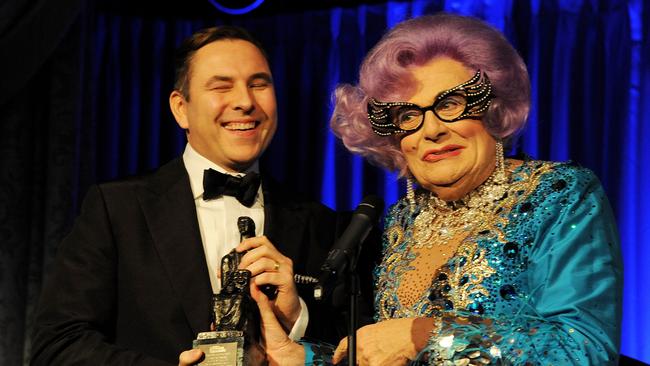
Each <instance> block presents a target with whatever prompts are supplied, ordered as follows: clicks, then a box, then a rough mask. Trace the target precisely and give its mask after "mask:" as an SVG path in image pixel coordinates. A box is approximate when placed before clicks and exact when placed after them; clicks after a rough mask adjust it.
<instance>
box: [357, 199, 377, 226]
mask: <svg viewBox="0 0 650 366" xmlns="http://www.w3.org/2000/svg"><path fill="white" fill-rule="evenodd" d="M382 212H384V200H382V199H381V198H379V196H377V195H374V194H371V195H368V196H366V197H364V198H363V200H362V201H361V203H359V206H357V209H356V210H354V214H355V215H356V214H362V215H366V216H368V217H369V218H370V221H371V222H377V220H378V219H379V216H380V215H381V214H382Z"/></svg>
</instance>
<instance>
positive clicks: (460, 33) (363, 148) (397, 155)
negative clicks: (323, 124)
mask: <svg viewBox="0 0 650 366" xmlns="http://www.w3.org/2000/svg"><path fill="white" fill-rule="evenodd" d="M439 56H446V57H450V58H452V59H454V60H456V61H459V62H461V63H462V64H463V65H465V66H466V67H468V68H469V69H471V70H474V71H475V70H482V71H483V72H485V73H486V74H487V75H488V77H489V78H490V82H491V84H492V94H494V95H495V98H494V99H493V100H492V103H491V105H490V108H489V109H488V110H487V112H486V113H485V116H484V117H483V124H484V126H485V128H486V129H487V130H488V132H489V133H490V134H491V135H492V136H494V137H496V138H500V139H504V140H506V141H507V140H509V138H511V137H512V136H513V135H514V134H516V133H517V132H519V131H520V130H521V129H522V128H523V127H524V124H525V122H526V118H527V117H528V110H529V108H530V81H529V79H528V72H527V70H526V65H525V64H524V61H523V60H522V58H521V56H519V54H518V53H517V51H516V50H515V49H514V48H513V47H512V46H511V45H510V43H509V42H508V41H507V40H506V38H505V37H504V36H503V35H502V34H501V33H500V32H499V31H498V30H496V29H494V28H493V27H492V26H490V25H488V24H487V23H485V22H483V21H481V20H479V19H476V18H470V17H464V16H459V15H452V14H436V15H428V16H422V17H418V18H414V19H410V20H406V21H404V22H401V23H399V24H398V25H396V26H395V27H394V28H393V29H391V30H390V31H389V32H388V33H386V34H385V35H384V37H383V38H382V39H381V40H380V41H379V43H378V44H377V45H376V46H375V47H374V48H373V49H372V50H371V51H370V52H369V53H368V55H367V56H366V58H365V60H364V61H363V63H362V65H361V71H360V73H359V85H358V86H353V85H349V84H344V85H341V86H339V87H338V88H337V89H336V91H335V92H334V103H335V109H334V114H333V115H332V118H331V120H330V126H331V128H332V130H333V131H334V134H335V135H336V136H338V137H339V138H341V140H343V144H344V145H345V146H346V147H347V148H348V150H350V151H351V152H353V153H357V154H360V155H362V156H364V157H366V158H367V159H368V160H369V161H370V162H372V163H374V164H377V165H379V166H382V167H384V168H386V169H388V170H399V172H400V175H402V176H404V175H406V173H407V166H406V160H405V159H404V156H403V155H402V152H401V151H400V148H399V141H400V138H401V137H400V136H396V135H393V136H390V137H381V136H378V135H376V134H375V133H374V132H373V131H372V128H371V127H370V122H369V121H368V116H367V103H368V99H369V98H370V97H373V98H376V99H377V100H381V101H400V100H406V99H407V98H409V97H410V96H411V95H412V94H413V93H414V92H415V87H416V84H415V81H414V80H413V77H412V75H411V71H410V70H409V68H410V67H412V66H422V65H425V64H426V63H428V62H429V61H430V60H432V59H434V58H436V57H439Z"/></svg>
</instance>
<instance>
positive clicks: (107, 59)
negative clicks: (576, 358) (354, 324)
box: [0, 0, 650, 365]
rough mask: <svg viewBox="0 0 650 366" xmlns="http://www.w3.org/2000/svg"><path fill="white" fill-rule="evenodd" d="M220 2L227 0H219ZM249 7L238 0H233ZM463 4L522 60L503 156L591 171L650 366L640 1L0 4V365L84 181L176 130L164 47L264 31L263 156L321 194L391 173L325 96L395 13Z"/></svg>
mask: <svg viewBox="0 0 650 366" xmlns="http://www.w3.org/2000/svg"><path fill="white" fill-rule="evenodd" d="M223 3H224V5H227V6H228V5H229V6H231V7H236V6H238V5H241V4H237V2H233V1H232V0H229V1H225V2H223ZM244 5H246V4H244ZM441 10H445V11H449V12H454V13H460V14H466V15H474V16H477V17H480V18H483V19H485V20H487V21H488V22H490V23H491V24H493V25H494V26H495V27H497V28H499V29H500V30H502V31H503V32H504V33H505V34H506V36H507V37H508V38H509V39H510V40H511V41H512V43H513V44H514V45H515V47H516V48H517V49H518V50H519V52H520V53H521V55H522V56H523V57H524V59H525V60H526V62H527V64H528V67H529V71H530V75H531V80H532V84H533V110H532V112H531V116H530V121H529V124H528V127H527V129H526V130H525V132H524V133H523V134H522V136H521V138H520V139H519V141H518V143H517V144H516V145H515V147H514V149H513V151H512V153H515V152H526V153H528V154H530V155H532V156H533V157H535V158H539V159H546V160H574V161H575V162H577V163H579V164H581V165H584V166H586V167H588V168H590V169H592V170H593V171H594V172H595V173H596V174H597V175H598V176H599V178H600V179H601V181H602V183H603V185H604V187H605V189H606V191H607V193H608V196H609V198H610V201H611V203H612V207H613V208H614V211H615V213H616V217H617V220H618V223H619V229H620V232H621V240H622V248H623V254H624V259H625V276H626V278H625V281H626V283H625V299H624V319H623V338H622V342H623V343H622V353H624V354H627V355H631V356H633V357H635V358H638V359H642V360H645V361H646V362H650V347H648V346H647V339H650V316H649V315H647V306H648V305H650V301H649V300H650V299H649V297H650V291H647V285H646V284H647V283H649V282H650V269H648V266H647V265H645V260H646V259H647V258H650V245H649V244H650V214H648V213H647V211H648V209H647V208H648V207H650V197H649V196H648V194H647V189H648V187H649V184H648V182H649V181H650V169H649V168H648V167H649V166H650V142H649V141H648V140H649V139H650V113H649V112H650V111H649V109H650V93H649V89H650V43H649V42H648V36H649V35H650V5H649V4H648V3H647V2H644V1H642V0H627V1H623V0H618V1H616V0H599V1H597V0H550V1H541V0H520V1H495V0H493V1H487V0H485V1H478V0H474V1H470V0H454V1H451V0H448V1H443V0H437V1H392V2H386V1H365V2H362V1H326V0H317V1H291V2H290V1H277V0H276V1H273V0H266V1H265V2H264V3H263V4H262V5H261V6H260V7H258V8H257V9H255V10H253V11H251V12H250V13H247V14H244V15H228V14H225V13H223V12H220V11H219V10H217V9H216V8H215V7H214V6H212V5H211V4H210V3H209V2H208V0H190V1H188V0H185V1H183V2H169V1H160V2H157V1H151V0H147V1H139V2H138V1H127V0H118V1H108V0H104V1H97V2H89V1H85V0H57V1H54V0H31V1H27V0H4V1H3V2H2V3H0V111H1V113H0V156H1V158H0V245H1V246H0V364H2V365H19V364H27V363H28V360H29V357H28V354H29V351H30V331H31V322H32V315H33V307H34V304H35V302H36V300H37V297H38V294H39V291H40V286H41V283H42V280H43V278H44V277H45V276H47V268H48V265H49V263H50V261H51V259H52V257H53V254H54V253H55V251H56V246H57V244H58V242H59V241H60V240H61V238H62V236H63V235H64V234H65V233H66V231H67V230H68V229H69V227H70V225H71V223H72V220H73V219H74V217H75V215H76V213H77V210H78V207H79V204H80V201H81V199H82V198H83V195H84V194H85V192H86V190H87V188H88V186H89V185H90V184H93V183H96V182H101V181H106V180H111V179H116V178H120V177H124V176H128V175H132V174H137V173H142V172H145V171H148V170H150V169H153V168H155V167H157V166H159V165H161V164H162V163H164V162H166V161H168V160H170V159H172V158H173V157H175V156H178V154H180V152H181V151H182V149H183V148H184V146H185V139H184V136H183V134H182V132H181V131H180V129H179V128H178V127H177V125H176V123H175V122H174V120H173V118H172V116H171V113H170V112H169V108H168V104H167V97H168V95H169V92H170V91H171V83H172V77H173V70H172V68H171V60H172V58H171V55H172V51H173V49H174V47H175V46H176V45H178V43H179V42H180V40H181V39H183V38H184V37H186V36H188V35H189V34H191V33H192V32H193V31H195V30H197V29H199V28H202V27H205V26H212V25H216V24H236V25H241V26H244V27H246V28H248V29H249V30H250V31H251V32H252V33H254V34H255V35H256V36H257V37H258V38H260V39H261V41H262V42H263V43H264V44H265V46H266V48H267V51H268V53H269V56H270V59H271V63H272V69H273V74H274V79H275V84H276V89H277V96H278V104H279V112H280V125H279V129H278V131H277V134H276V136H275V139H274V142H273V143H272V145H271V147H270V148H269V150H268V151H267V152H266V154H265V156H264V159H263V164H264V165H265V166H266V167H267V168H270V169H271V170H272V173H273V175H274V176H275V177H276V178H277V179H278V180H280V181H284V182H287V184H288V185H290V186H292V187H295V188H296V189H297V190H300V191H303V192H305V193H306V194H308V195H311V196H312V197H314V198H316V199H319V200H321V201H322V202H324V203H325V204H327V205H329V206H330V207H333V208H337V209H350V208H353V207H355V206H356V204H358V202H359V201H360V200H361V198H362V197H363V195H364V194H367V193H378V194H380V195H383V196H384V198H385V199H386V201H387V203H388V204H390V203H392V202H394V201H395V200H396V199H397V197H399V196H401V194H403V183H402V182H398V181H397V180H396V176H395V175H394V174H389V173H384V172H383V171H381V170H379V169H377V168H374V167H372V166H370V165H368V164H367V163H365V162H364V161H362V160H361V159H359V158H358V157H353V156H352V155H350V154H349V153H348V152H347V151H346V150H345V149H344V148H343V147H342V146H341V144H340V143H339V142H338V141H336V140H335V139H334V137H333V136H332V135H331V133H330V132H329V130H328V127H327V123H328V118H329V114H330V112H331V103H330V101H331V99H330V94H331V91H332V90H333V88H334V87H335V86H336V85H337V84H338V83H341V82H352V83H354V82H356V78H357V72H358V66H359V64H360V62H361V59H362V57H363V55H364V54H365V53H366V52H367V51H368V49H369V48H370V47H372V45H374V44H375V43H376V42H377V40H378V39H379V37H381V35H382V34H383V33H384V32H385V30H386V29H388V28H390V27H391V26H392V25H394V24H395V23H397V22H399V21H400V20H403V19H405V18H408V17H411V16H415V15H419V14H429V13H434V12H437V11H441Z"/></svg>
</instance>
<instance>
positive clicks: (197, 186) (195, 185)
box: [183, 143, 263, 203]
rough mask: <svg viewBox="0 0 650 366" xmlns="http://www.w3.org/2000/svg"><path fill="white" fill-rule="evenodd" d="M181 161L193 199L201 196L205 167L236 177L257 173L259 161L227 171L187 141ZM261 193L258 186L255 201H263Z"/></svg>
mask: <svg viewBox="0 0 650 366" xmlns="http://www.w3.org/2000/svg"><path fill="white" fill-rule="evenodd" d="M183 163H184V164H185V169H186V170H187V174H188V175H189V177H190V186H191V188H192V196H193V197H194V200H195V201H196V200H197V199H200V198H203V171H204V170H206V169H214V170H216V171H218V172H220V173H224V174H230V175H234V176H237V177H242V176H244V175H245V174H246V173H249V172H255V173H259V163H258V162H257V161H256V162H255V163H253V165H251V167H250V168H248V169H246V170H245V171H243V172H240V173H232V172H228V171H227V170H226V169H224V168H223V167H221V166H219V165H217V164H215V163H214V162H212V161H210V160H209V159H208V158H206V157H204V156H203V155H201V154H199V153H198V152H197V151H196V150H194V148H192V146H191V145H190V144H189V143H187V145H185V151H184V152H183ZM261 193H262V187H261V186H260V189H259V190H258V192H257V197H256V198H255V201H256V203H263V202H262V199H263V198H262V194H261Z"/></svg>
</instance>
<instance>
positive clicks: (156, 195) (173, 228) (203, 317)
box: [139, 158, 212, 334]
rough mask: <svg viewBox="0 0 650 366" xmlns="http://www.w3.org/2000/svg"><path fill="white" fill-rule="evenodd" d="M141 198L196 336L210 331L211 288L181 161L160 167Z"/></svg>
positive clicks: (165, 263) (160, 250)
mask: <svg viewBox="0 0 650 366" xmlns="http://www.w3.org/2000/svg"><path fill="white" fill-rule="evenodd" d="M149 183H150V184H148V186H147V188H148V189H147V190H143V191H142V192H141V194H140V195H139V196H140V197H141V203H142V210H143V212H144V216H145V217H146V220H147V224H148V225H149V231H150V232H151V236H152V237H153V241H154V245H155V248H156V251H157V252H158V256H159V257H160V260H161V262H162V264H163V266H164V268H165V271H166V272H167V275H168V277H169V280H170V281H171V284H172V287H173V289H174V292H175V293H176V296H177V298H178V301H179V302H180V303H181V304H182V306H183V310H184V311H185V315H186V316H187V320H188V322H189V324H190V326H191V328H192V330H193V332H194V333H195V334H196V333H198V332H205V331H208V330H209V319H210V310H211V301H212V287H211V285H210V276H209V274H208V270H207V264H206V259H205V253H204V251H203V245H202V243H201V233H200V231H199V225H198V219H197V216H196V207H195V204H194V199H193V197H192V189H191V187H190V180H189V177H188V175H187V171H186V170H185V166H184V164H183V161H182V159H180V158H179V159H176V160H173V161H172V162H170V163H169V164H166V165H165V166H163V167H161V168H160V170H159V171H158V172H157V173H156V174H154V175H153V176H152V179H151V180H150V182H149Z"/></svg>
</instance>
